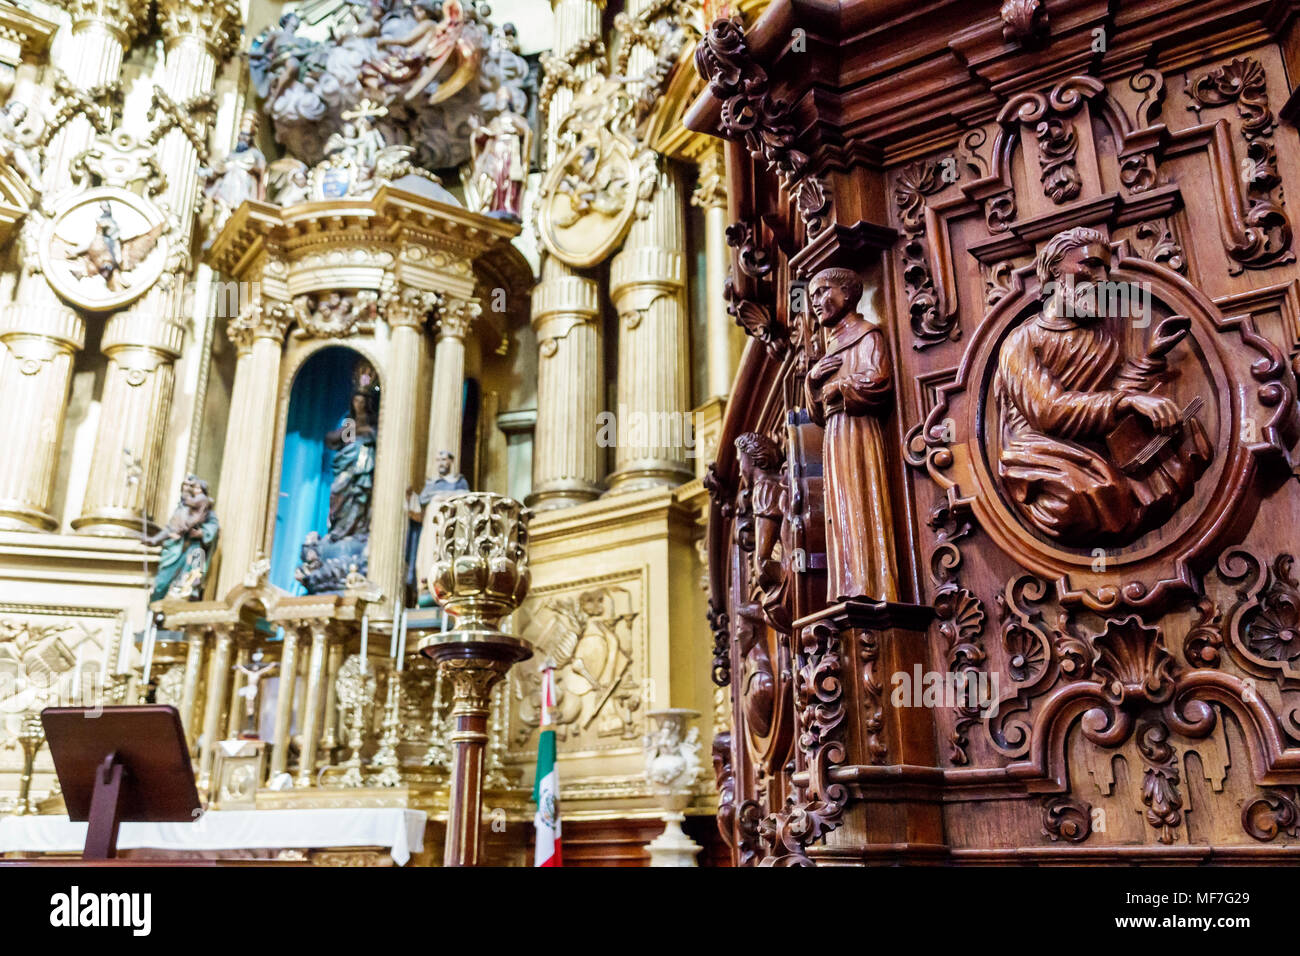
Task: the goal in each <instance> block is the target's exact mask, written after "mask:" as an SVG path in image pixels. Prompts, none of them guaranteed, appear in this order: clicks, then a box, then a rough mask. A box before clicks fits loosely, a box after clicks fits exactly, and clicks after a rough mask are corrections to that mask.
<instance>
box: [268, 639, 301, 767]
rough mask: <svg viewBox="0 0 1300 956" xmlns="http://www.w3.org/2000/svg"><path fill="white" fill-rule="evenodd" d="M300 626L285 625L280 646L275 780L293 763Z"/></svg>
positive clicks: (273, 764)
mask: <svg viewBox="0 0 1300 956" xmlns="http://www.w3.org/2000/svg"><path fill="white" fill-rule="evenodd" d="M298 627H299V624H298V622H297V621H291V622H289V623H288V624H286V625H285V627H284V641H283V643H282V644H281V646H280V671H279V673H280V692H279V693H278V694H277V695H276V697H275V729H274V730H273V731H272V736H271V779H275V776H276V775H277V774H281V773H284V771H285V768H287V767H288V766H289V729H290V727H291V726H292V721H293V698H294V693H293V691H294V685H295V683H296V682H297V677H298Z"/></svg>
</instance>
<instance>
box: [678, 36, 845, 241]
mask: <svg viewBox="0 0 1300 956" xmlns="http://www.w3.org/2000/svg"><path fill="white" fill-rule="evenodd" d="M695 68H696V70H697V71H698V72H699V74H700V76H701V77H703V78H704V79H705V80H706V81H707V82H708V84H709V91H710V93H712V94H713V96H715V97H716V98H717V99H718V100H720V101H721V102H722V111H721V125H722V131H723V134H724V135H725V136H726V137H727V138H728V139H735V140H740V141H742V142H743V143H744V144H745V148H746V149H747V150H748V151H749V153H750V155H751V156H753V157H754V158H755V159H759V160H762V161H763V162H765V163H766V164H767V168H768V169H769V170H770V171H772V172H773V173H775V174H776V176H777V177H778V178H779V179H780V181H781V185H782V186H783V187H784V188H785V189H786V190H787V191H788V192H789V193H790V194H791V195H792V196H793V197H794V200H795V206H796V208H797V209H798V210H799V215H800V218H802V220H803V223H804V228H805V229H806V230H807V232H808V236H809V238H812V237H815V236H816V235H818V234H819V233H820V232H821V231H822V230H823V229H824V228H825V227H826V214H827V211H828V210H829V209H830V205H831V201H830V195H829V194H828V193H827V191H826V187H825V185H824V184H823V183H822V181H821V179H820V178H819V177H817V176H816V175H814V174H812V173H810V172H809V171H808V157H807V156H806V155H805V154H804V153H802V152H800V151H799V150H797V149H795V148H794V142H795V125H794V121H793V117H792V115H791V105H790V104H789V103H787V102H785V101H783V100H779V99H776V98H774V97H773V96H772V91H771V90H770V89H769V86H768V77H767V73H766V71H764V70H763V68H762V67H760V66H759V65H758V64H757V63H755V62H754V60H753V57H752V56H751V55H750V52H749V47H748V45H747V44H746V42H745V32H744V24H743V22H742V21H741V20H740V18H739V17H733V18H732V19H729V20H716V21H714V23H713V26H712V27H711V28H710V29H709V32H708V33H706V34H705V36H704V38H703V40H701V41H700V44H699V46H698V47H696V50H695Z"/></svg>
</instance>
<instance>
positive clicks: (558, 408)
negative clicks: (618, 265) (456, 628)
mask: <svg viewBox="0 0 1300 956" xmlns="http://www.w3.org/2000/svg"><path fill="white" fill-rule="evenodd" d="M551 6H552V9H553V11H554V34H553V37H552V41H551V49H552V50H553V51H554V54H555V55H556V56H564V55H565V54H566V53H567V52H569V51H570V50H572V49H574V48H575V45H576V44H577V43H578V42H579V41H580V40H583V39H584V38H588V37H596V38H597V39H599V38H600V35H601V15H602V11H603V10H604V7H605V3H604V0H598V2H593V0H553V2H552V5H551ZM571 65H572V66H573V67H574V69H573V72H574V75H575V77H576V78H578V79H585V78H587V77H589V76H593V75H594V74H595V72H596V69H597V61H596V60H595V59H590V58H589V59H587V60H585V61H583V62H581V63H577V64H571ZM572 102H573V92H572V90H569V89H566V88H564V87H560V88H559V89H557V90H556V91H555V94H554V95H553V96H552V98H551V101H550V103H549V104H548V110H547V114H546V139H545V140H543V144H544V151H545V155H544V157H543V158H544V165H545V167H546V168H548V169H549V168H550V166H551V164H552V163H553V162H554V161H555V157H556V145H557V138H556V135H555V134H556V130H557V129H558V127H559V125H560V122H561V121H562V120H563V119H564V116H565V114H566V113H568V111H569V106H570V104H571V103H572ZM541 273H542V274H541V280H540V281H539V282H538V283H537V286H536V287H535V288H534V290H533V329H534V330H535V331H536V333H537V343H538V358H537V425H536V429H535V431H534V438H533V493H532V494H531V495H530V496H529V498H528V503H529V504H530V505H532V506H533V507H534V508H536V509H538V510H546V509H549V508H563V507H567V506H569V505H576V504H581V503H582V502H584V501H590V500H592V499H593V498H596V497H598V496H599V495H600V490H601V488H600V482H601V478H602V477H603V476H604V471H605V467H604V464H605V463H604V453H603V451H602V449H601V448H600V447H599V446H598V445H597V444H596V431H597V426H596V416H597V415H599V414H600V412H601V410H602V409H603V408H604V405H605V400H604V394H603V393H604V384H605V358H604V350H603V347H602V345H601V338H602V337H601V329H600V322H599V316H600V307H599V304H598V301H597V296H598V294H599V287H598V286H597V284H596V282H595V281H594V280H593V279H590V278H588V277H586V276H584V275H582V274H581V273H578V272H576V271H575V270H573V269H570V268H569V267H568V266H566V265H564V264H563V263H562V262H559V261H558V260H556V259H553V258H551V257H550V256H543V259H542V270H541Z"/></svg>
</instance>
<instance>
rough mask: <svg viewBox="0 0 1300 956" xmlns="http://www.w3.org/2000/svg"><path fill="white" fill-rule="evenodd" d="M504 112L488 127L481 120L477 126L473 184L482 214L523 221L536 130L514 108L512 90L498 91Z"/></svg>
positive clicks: (475, 122) (474, 125) (474, 142)
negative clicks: (533, 131)
mask: <svg viewBox="0 0 1300 956" xmlns="http://www.w3.org/2000/svg"><path fill="white" fill-rule="evenodd" d="M497 93H498V96H499V98H500V100H501V103H502V106H501V112H499V113H498V114H497V115H496V117H495V118H494V119H492V120H491V121H490V122H489V123H488V124H487V125H486V126H484V125H481V124H480V122H479V120H478V117H474V118H473V119H472V120H471V123H472V125H473V130H474V134H473V139H472V142H473V167H474V175H473V184H474V191H475V193H476V194H477V196H478V208H479V211H480V212H483V213H486V214H487V215H489V216H494V217H496V218H500V219H510V220H512V221H514V222H518V221H520V213H521V212H522V208H523V196H524V181H525V180H526V179H527V178H528V158H529V155H530V153H531V151H532V129H531V128H530V127H529V125H528V121H527V120H525V119H524V118H523V117H522V116H520V115H519V114H518V113H515V112H513V111H512V110H511V109H510V102H509V100H510V91H509V90H508V89H506V88H505V87H501V88H499V89H498V90H497Z"/></svg>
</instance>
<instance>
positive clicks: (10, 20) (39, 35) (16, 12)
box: [0, 3, 58, 65]
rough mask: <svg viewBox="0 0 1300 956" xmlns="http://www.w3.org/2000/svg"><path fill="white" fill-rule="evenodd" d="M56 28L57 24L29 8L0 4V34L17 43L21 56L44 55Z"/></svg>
mask: <svg viewBox="0 0 1300 956" xmlns="http://www.w3.org/2000/svg"><path fill="white" fill-rule="evenodd" d="M57 29H58V24H56V23H53V22H51V21H49V20H46V19H45V18H44V17H38V16H37V15H36V14H34V13H32V12H31V11H29V10H23V9H21V8H19V7H16V6H13V5H12V4H7V3H6V4H0V36H2V37H4V38H5V39H7V40H10V41H12V42H14V43H17V44H18V45H19V47H20V52H21V54H22V55H23V56H37V57H39V56H44V55H45V53H46V52H47V51H48V50H49V48H50V40H51V39H52V38H53V37H54V31H55V30H57ZM13 65H17V64H13Z"/></svg>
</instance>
